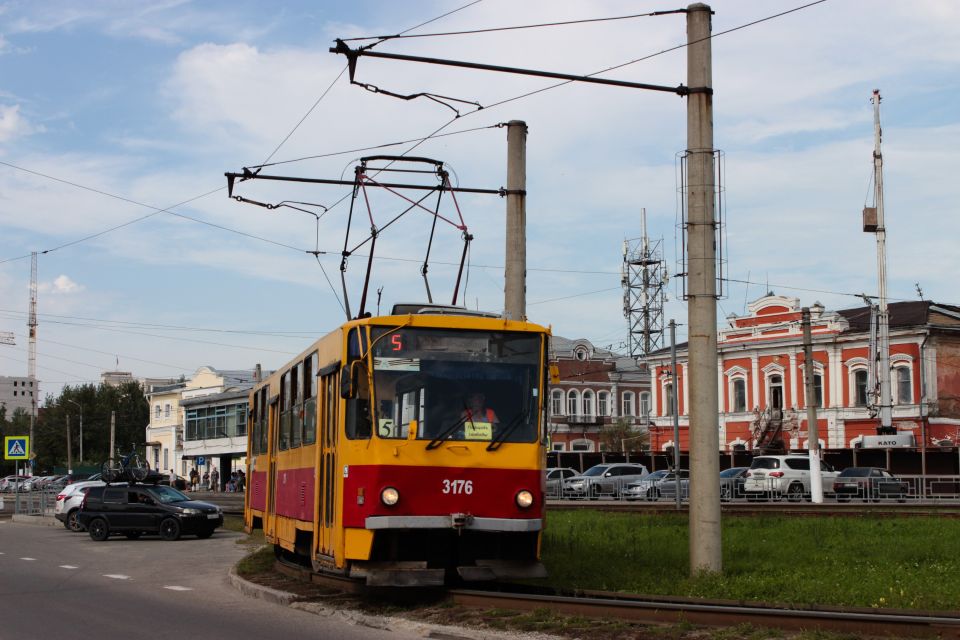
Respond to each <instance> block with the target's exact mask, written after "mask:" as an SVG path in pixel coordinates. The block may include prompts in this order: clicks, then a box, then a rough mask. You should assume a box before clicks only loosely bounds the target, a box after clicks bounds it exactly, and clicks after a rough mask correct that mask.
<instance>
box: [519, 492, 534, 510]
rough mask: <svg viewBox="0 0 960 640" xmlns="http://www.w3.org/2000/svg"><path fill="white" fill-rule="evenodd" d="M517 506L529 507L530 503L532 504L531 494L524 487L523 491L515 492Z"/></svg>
mask: <svg viewBox="0 0 960 640" xmlns="http://www.w3.org/2000/svg"><path fill="white" fill-rule="evenodd" d="M515 500H516V501H517V506H518V507H520V508H521V509H529V508H530V505H532V504H533V494H532V493H530V492H529V491H527V490H526V489H524V490H523V491H519V492H517V497H516V498H515Z"/></svg>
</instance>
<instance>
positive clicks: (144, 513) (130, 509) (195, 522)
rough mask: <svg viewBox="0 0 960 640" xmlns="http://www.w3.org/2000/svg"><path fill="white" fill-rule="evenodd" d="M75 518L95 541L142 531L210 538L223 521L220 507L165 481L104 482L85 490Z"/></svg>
mask: <svg viewBox="0 0 960 640" xmlns="http://www.w3.org/2000/svg"><path fill="white" fill-rule="evenodd" d="M77 520H78V521H79V522H80V525H81V526H83V527H85V528H86V530H87V531H88V532H89V534H90V538H91V539H93V540H96V541H98V542H100V541H103V540H106V539H107V538H108V537H110V536H111V535H114V534H123V535H125V536H126V537H127V538H129V539H130V540H136V539H137V538H139V537H140V536H141V535H143V534H144V533H159V534H160V537H161V538H163V539H164V540H178V539H179V538H180V536H181V535H182V534H194V535H196V536H197V537H198V538H209V537H210V536H212V535H213V532H214V530H216V529H217V527H220V526H222V525H223V511H222V510H221V509H220V507H218V506H217V505H214V504H210V503H209V502H201V501H199V500H191V499H190V498H188V497H187V496H185V495H184V494H182V493H181V492H179V491H177V490H176V489H174V488H173V487H171V486H168V485H162V484H158V485H144V484H132V485H130V486H116V485H106V486H102V487H90V489H88V490H87V495H86V497H85V498H84V499H83V503H82V505H81V507H80V511H79V512H78V513H77Z"/></svg>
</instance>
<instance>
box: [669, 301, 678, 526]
mask: <svg viewBox="0 0 960 640" xmlns="http://www.w3.org/2000/svg"><path fill="white" fill-rule="evenodd" d="M669 326H670V376H671V379H672V380H673V384H671V385H670V404H671V405H672V407H673V411H671V412H670V413H671V414H672V415H673V470H674V475H675V476H676V478H674V479H675V480H676V482H677V496H676V503H677V509H679V508H680V402H679V397H680V396H679V395H678V394H677V382H678V381H677V323H676V322H675V321H674V320H673V319H672V318H671V320H670V325H669Z"/></svg>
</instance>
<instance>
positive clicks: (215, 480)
mask: <svg viewBox="0 0 960 640" xmlns="http://www.w3.org/2000/svg"><path fill="white" fill-rule="evenodd" d="M210 491H220V472H219V471H217V468H216V467H214V468H213V471H211V472H210Z"/></svg>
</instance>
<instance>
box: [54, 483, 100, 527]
mask: <svg viewBox="0 0 960 640" xmlns="http://www.w3.org/2000/svg"><path fill="white" fill-rule="evenodd" d="M104 484H106V483H104V482H101V481H100V480H88V481H84V482H74V483H73V484H68V485H67V486H65V487H64V488H63V491H61V492H60V493H59V494H58V495H57V503H56V504H55V505H54V507H53V516H54V517H55V518H56V519H57V520H59V521H60V522H62V523H63V526H64V527H66V528H67V529H69V530H70V531H83V527H82V526H81V525H80V523H79V522H77V511H79V510H80V504H81V503H82V502H83V498H84V496H86V495H87V490H88V489H89V488H90V487H102V486H103V485H104Z"/></svg>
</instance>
